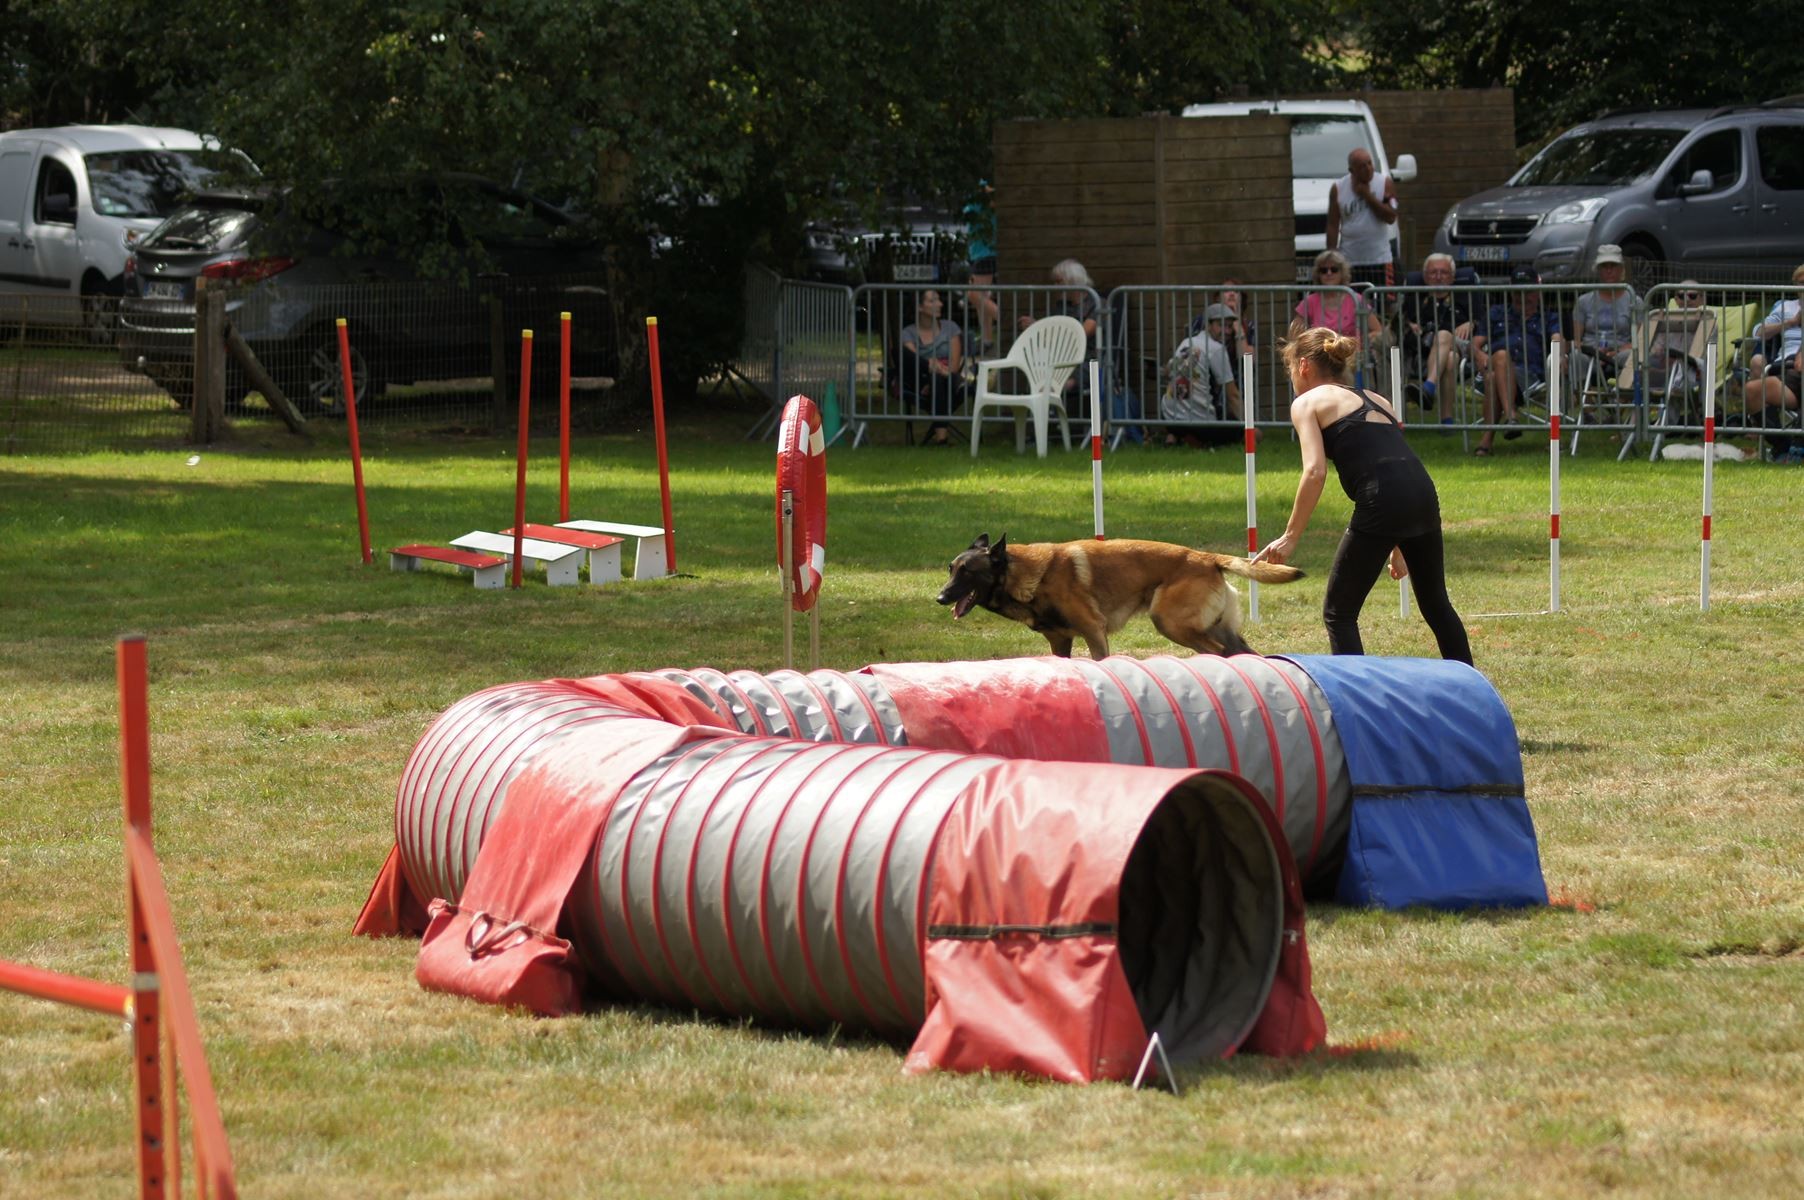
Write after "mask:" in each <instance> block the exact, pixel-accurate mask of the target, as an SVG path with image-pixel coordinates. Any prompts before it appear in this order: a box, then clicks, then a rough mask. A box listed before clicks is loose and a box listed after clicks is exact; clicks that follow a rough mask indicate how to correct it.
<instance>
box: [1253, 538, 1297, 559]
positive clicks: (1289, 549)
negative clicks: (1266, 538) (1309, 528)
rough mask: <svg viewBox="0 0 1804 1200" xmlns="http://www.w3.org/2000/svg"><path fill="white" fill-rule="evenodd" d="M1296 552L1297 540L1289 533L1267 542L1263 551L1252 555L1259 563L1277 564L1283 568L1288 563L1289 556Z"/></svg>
mask: <svg viewBox="0 0 1804 1200" xmlns="http://www.w3.org/2000/svg"><path fill="white" fill-rule="evenodd" d="M1296 551H1297V539H1296V537H1295V536H1294V535H1292V534H1290V533H1281V534H1279V535H1278V536H1277V537H1276V538H1274V539H1273V540H1272V541H1270V542H1267V543H1266V546H1265V549H1263V550H1261V551H1260V552H1259V553H1258V554H1256V555H1254V557H1255V558H1257V559H1258V560H1259V561H1260V562H1268V563H1277V564H1278V565H1279V566H1283V565H1284V564H1285V563H1287V562H1289V561H1290V556H1291V555H1292V554H1295V553H1296Z"/></svg>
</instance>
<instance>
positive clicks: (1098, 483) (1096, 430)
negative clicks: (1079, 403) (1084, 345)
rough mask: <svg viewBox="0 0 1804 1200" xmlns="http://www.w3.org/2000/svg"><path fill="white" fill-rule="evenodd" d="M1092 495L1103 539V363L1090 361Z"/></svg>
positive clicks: (1099, 533) (1098, 528)
mask: <svg viewBox="0 0 1804 1200" xmlns="http://www.w3.org/2000/svg"><path fill="white" fill-rule="evenodd" d="M1090 496H1091V506H1092V507H1093V508H1094V509H1095V512H1096V540H1097V541H1099V542H1100V541H1102V540H1103V536H1102V364H1101V363H1099V362H1097V361H1096V360H1095V359H1092V360H1091V361H1090Z"/></svg>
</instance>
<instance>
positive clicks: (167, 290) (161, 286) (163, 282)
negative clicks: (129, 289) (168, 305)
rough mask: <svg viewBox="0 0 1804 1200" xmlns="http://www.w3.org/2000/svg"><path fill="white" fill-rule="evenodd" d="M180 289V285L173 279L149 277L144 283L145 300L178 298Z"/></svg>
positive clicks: (181, 289)
mask: <svg viewBox="0 0 1804 1200" xmlns="http://www.w3.org/2000/svg"><path fill="white" fill-rule="evenodd" d="M182 291H183V288H182V285H181V284H180V283H177V282H176V281H175V280H173V279H151V280H146V281H145V284H144V298H145V299H146V300H180V299H182V298H183V297H182Z"/></svg>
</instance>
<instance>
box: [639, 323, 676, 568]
mask: <svg viewBox="0 0 1804 1200" xmlns="http://www.w3.org/2000/svg"><path fill="white" fill-rule="evenodd" d="M645 345H646V352H647V353H648V354H649V355H650V357H651V423H652V429H653V431H654V432H655V433H656V435H657V439H658V493H659V495H660V496H661V497H662V499H663V502H664V554H665V559H664V570H665V571H666V572H668V573H669V574H671V575H675V574H676V573H677V559H676V533H675V532H674V531H673V530H672V529H671V527H670V456H669V454H668V453H667V452H666V451H665V449H664V368H663V365H662V364H661V363H660V362H659V359H658V318H656V317H647V318H645Z"/></svg>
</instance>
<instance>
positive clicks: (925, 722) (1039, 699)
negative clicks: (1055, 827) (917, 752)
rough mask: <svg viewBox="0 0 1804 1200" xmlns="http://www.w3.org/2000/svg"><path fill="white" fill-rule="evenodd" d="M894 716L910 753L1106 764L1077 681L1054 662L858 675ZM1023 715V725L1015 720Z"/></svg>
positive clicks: (876, 670) (934, 666)
mask: <svg viewBox="0 0 1804 1200" xmlns="http://www.w3.org/2000/svg"><path fill="white" fill-rule="evenodd" d="M863 673H864V674H867V675H870V676H872V677H873V678H875V679H876V680H877V681H878V682H879V683H881V684H882V685H883V687H884V690H886V691H887V692H888V693H889V695H890V698H891V699H892V700H894V701H895V704H896V709H897V711H898V712H900V713H901V715H902V727H903V728H904V729H906V730H907V731H908V741H909V744H910V745H912V746H933V747H935V748H937V749H941V750H962V751H965V752H966V753H968V754H995V755H999V756H1001V757H1003V758H1030V759H1037V760H1040V761H1042V762H1049V761H1057V762H1108V761H1109V739H1108V738H1107V736H1106V735H1105V734H1104V733H1103V729H1102V725H1101V724H1100V723H1099V722H1098V721H1097V719H1096V699H1095V697H1094V696H1092V695H1091V693H1090V689H1089V687H1088V686H1086V685H1085V683H1084V680H1083V677H1082V676H1080V675H1077V674H1076V673H1074V672H1073V671H1072V670H1071V669H1070V667H1069V666H1068V665H1067V664H1065V663H1064V662H1062V661H1060V660H1058V659H1036V658H1016V659H1002V660H1000V661H996V662H959V663H910V664H908V665H907V666H906V667H905V668H901V669H897V668H895V667H892V666H890V665H888V664H885V663H877V664H875V665H872V666H868V667H866V668H864V672H863ZM1028 713H1031V714H1033V715H1032V719H1031V720H1023V719H1022V718H1023V715H1024V714H1028Z"/></svg>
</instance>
